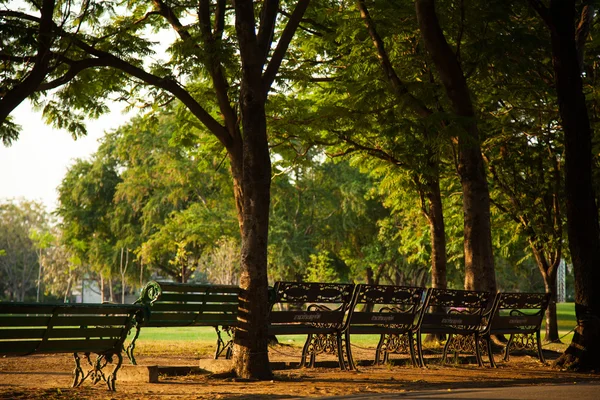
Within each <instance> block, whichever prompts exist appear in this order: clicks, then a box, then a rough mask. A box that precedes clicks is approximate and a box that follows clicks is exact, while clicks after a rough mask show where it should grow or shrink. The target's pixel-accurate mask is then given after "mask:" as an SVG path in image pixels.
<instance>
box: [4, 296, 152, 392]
mask: <svg viewBox="0 0 600 400" xmlns="http://www.w3.org/2000/svg"><path fill="white" fill-rule="evenodd" d="M146 316H147V309H146V308H145V307H143V306H141V305H131V304H129V305H125V304H45V303H5V302H2V303H0V354H1V355H5V356H28V355H32V354H58V353H73V356H74V358H75V370H74V372H73V375H74V378H73V387H78V386H80V385H81V384H82V383H83V382H84V381H85V380H86V379H87V378H90V380H91V381H92V382H93V383H97V382H99V381H100V380H103V381H105V382H106V384H107V385H108V389H109V390H112V391H114V390H115V382H116V381H117V371H118V370H119V368H120V367H121V364H122V362H123V357H122V355H121V351H122V350H123V342H124V341H125V338H126V337H127V334H128V333H129V331H130V329H131V328H132V327H133V326H134V325H135V323H136V321H137V322H140V321H141V320H143V319H144V318H145V317H146ZM80 354H83V355H84V357H85V359H86V360H87V363H88V365H89V366H90V367H89V369H88V370H87V371H84V369H83V367H82V365H81V362H80V356H79V355H80ZM90 354H95V355H96V357H95V360H92V359H91V358H90ZM115 357H116V361H115V360H114V358H115ZM108 363H113V364H114V365H115V366H114V368H113V370H112V371H111V372H110V373H108V374H106V373H105V372H104V371H103V369H104V367H105V366H106V365H108Z"/></svg>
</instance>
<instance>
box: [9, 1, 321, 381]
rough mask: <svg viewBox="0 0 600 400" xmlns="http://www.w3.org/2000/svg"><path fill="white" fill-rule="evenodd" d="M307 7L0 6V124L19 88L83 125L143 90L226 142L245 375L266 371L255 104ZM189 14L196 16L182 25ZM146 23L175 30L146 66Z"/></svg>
mask: <svg viewBox="0 0 600 400" xmlns="http://www.w3.org/2000/svg"><path fill="white" fill-rule="evenodd" d="M308 3H309V0H299V1H297V2H279V1H277V0H266V1H263V2H260V3H256V4H255V3H254V2H252V1H249V0H238V1H235V2H233V7H228V6H227V5H228V2H227V1H225V0H216V1H214V2H211V1H209V0H198V1H197V2H192V3H190V4H185V5H182V4H179V3H177V2H171V1H164V0H156V1H153V2H152V3H149V2H145V1H134V2H128V3H127V4H126V5H124V4H121V3H119V2H114V3H113V2H87V1H83V2H81V3H79V2H77V1H71V2H67V3H65V7H64V8H59V9H56V10H55V5H56V3H55V0H45V1H44V2H43V3H42V4H41V5H39V4H38V3H37V2H33V1H31V2H28V5H29V6H30V7H31V8H32V9H33V10H34V13H32V14H28V13H26V12H23V11H20V10H18V9H17V8H16V6H15V7H13V8H11V9H7V10H2V11H0V18H1V21H2V26H3V28H4V29H5V30H7V31H8V32H9V35H8V38H7V39H4V38H5V37H6V35H3V40H4V42H3V45H5V46H3V48H5V50H4V52H3V56H2V58H3V60H4V61H5V62H7V63H8V65H9V68H8V70H7V72H6V73H5V74H4V75H5V76H7V77H9V78H11V79H10V80H8V81H7V82H8V85H7V86H8V87H7V88H6V90H3V91H2V99H1V100H0V110H2V112H1V113H0V123H2V124H4V123H5V121H6V115H8V114H9V113H10V112H11V111H12V110H13V109H14V107H15V106H16V105H15V104H18V103H20V102H21V101H23V100H24V99H25V97H26V96H31V97H33V98H34V99H39V96H40V94H41V92H45V91H47V90H50V89H56V90H55V91H54V92H53V93H52V95H53V97H54V98H56V99H58V100H59V101H58V102H53V101H50V102H48V103H47V104H46V106H45V111H44V114H45V117H46V118H48V119H50V120H52V122H53V123H54V124H55V125H58V126H68V127H70V128H71V129H72V131H74V132H79V133H81V125H79V126H78V124H77V123H76V122H77V119H76V118H75V119H74V117H75V116H76V115H74V114H75V111H77V110H83V111H85V112H86V113H88V115H92V116H94V115H98V114H100V113H102V112H103V111H104V110H105V106H104V105H103V103H102V102H103V100H104V99H105V98H106V97H107V95H108V94H110V93H116V94H117V95H118V96H121V97H122V98H124V99H129V100H132V101H133V99H132V96H131V93H132V91H133V92H136V89H143V90H141V91H137V93H140V94H141V97H142V98H147V97H148V96H152V97H153V104H156V105H159V104H164V103H165V102H170V101H171V100H172V99H174V98H176V99H178V100H179V101H181V102H182V103H183V104H184V105H185V106H186V107H187V109H188V111H189V112H190V114H191V115H193V117H194V118H195V120H196V122H197V123H199V124H202V125H204V126H205V127H206V128H207V129H208V130H209V131H210V132H211V133H212V134H213V135H215V136H216V137H217V138H218V139H219V141H220V142H221V145H222V146H223V147H224V148H225V149H226V151H227V155H228V159H229V164H230V168H231V174H232V179H233V187H234V196H235V201H236V208H237V212H238V223H239V227H240V232H241V237H242V250H241V260H242V261H241V279H240V286H241V288H242V289H243V294H242V296H241V299H242V305H241V307H240V311H241V316H240V321H242V323H241V328H240V329H238V330H237V331H236V336H235V349H234V359H235V366H236V367H235V369H236V372H237V374H238V375H239V376H240V377H244V378H250V377H252V378H258V379H270V377H271V375H272V373H271V370H270V367H269V363H268V352H267V334H266V333H267V332H266V329H267V319H266V318H267V312H268V310H267V308H268V301H267V300H268V299H267V296H268V295H267V286H268V285H267V234H268V215H269V194H270V174H271V162H270V158H269V148H268V139H267V130H266V119H265V103H266V101H267V98H268V94H269V92H270V91H271V87H272V86H273V82H274V81H275V78H276V77H277V73H278V71H279V69H280V67H281V65H282V63H283V60H284V56H285V54H286V50H287V48H288V46H289V43H290V42H291V40H292V38H293V36H294V33H295V31H296V29H297V28H298V26H299V25H300V22H301V19H302V16H303V14H304V12H305V10H306V8H307V7H308ZM61 5H62V4H61ZM189 16H194V17H195V19H194V21H190V22H189V23H188V21H185V22H183V20H182V19H183V18H187V17H189ZM256 17H258V20H257V19H256ZM232 23H233V25H232ZM147 28H150V29H153V30H154V31H158V30H160V29H167V28H169V29H171V30H172V31H173V32H174V33H175V34H176V36H177V40H176V41H175V42H174V43H172V44H171V46H170V47H169V52H170V53H171V56H172V57H171V59H170V60H168V61H164V62H157V63H155V64H153V65H150V59H149V57H148V56H149V55H150V54H152V53H153V49H152V44H151V41H150V40H149V39H148V38H144V37H143V35H144V31H145V30H147ZM21 43H27V44H28V46H21V45H20V44H21ZM31 65H33V68H34V69H35V70H33V69H30V66H31ZM28 76H31V77H32V78H31V79H28V78H27V77H28ZM19 93H20V95H19V96H16V94H19ZM13 94H15V95H13ZM15 97H16V98H15ZM142 103H146V102H145V101H142ZM4 131H5V130H3V131H2V132H4Z"/></svg>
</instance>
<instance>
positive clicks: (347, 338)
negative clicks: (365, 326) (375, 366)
mask: <svg viewBox="0 0 600 400" xmlns="http://www.w3.org/2000/svg"><path fill="white" fill-rule="evenodd" d="M344 338H345V345H346V357H347V358H348V369H350V370H353V371H354V370H356V364H354V356H353V355H352V348H351V347H352V346H351V344H350V334H349V333H348V332H346V333H345V334H344ZM342 359H343V357H342Z"/></svg>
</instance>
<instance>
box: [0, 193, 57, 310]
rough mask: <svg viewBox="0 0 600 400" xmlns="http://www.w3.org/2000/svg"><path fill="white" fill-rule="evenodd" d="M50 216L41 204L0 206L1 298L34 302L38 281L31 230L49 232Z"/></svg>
mask: <svg viewBox="0 0 600 400" xmlns="http://www.w3.org/2000/svg"><path fill="white" fill-rule="evenodd" d="M49 219H50V218H49V215H48V213H47V211H46V209H45V207H44V206H43V205H42V204H41V203H37V202H33V201H28V200H6V201H4V202H2V203H0V250H2V253H3V255H1V256H0V281H2V282H3V289H4V293H3V297H5V298H7V299H8V300H12V301H24V300H26V299H35V298H36V291H35V288H36V287H37V285H38V282H39V276H38V275H39V269H40V264H39V261H40V260H39V259H38V252H37V248H36V245H35V242H34V241H33V240H32V238H31V234H32V232H34V231H37V232H43V231H46V232H47V231H48V230H49V229H50V226H49Z"/></svg>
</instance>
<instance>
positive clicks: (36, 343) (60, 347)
mask: <svg viewBox="0 0 600 400" xmlns="http://www.w3.org/2000/svg"><path fill="white" fill-rule="evenodd" d="M120 350H121V340H120V339H98V340H73V339H69V340H46V341H43V342H42V341H40V340H23V341H14V342H10V346H8V347H7V348H6V349H3V351H2V353H3V354H6V355H13V356H14V355H27V354H31V353H36V354H53V353H88V352H89V353H104V352H109V351H120Z"/></svg>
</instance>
